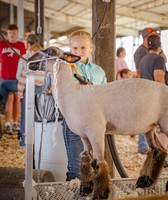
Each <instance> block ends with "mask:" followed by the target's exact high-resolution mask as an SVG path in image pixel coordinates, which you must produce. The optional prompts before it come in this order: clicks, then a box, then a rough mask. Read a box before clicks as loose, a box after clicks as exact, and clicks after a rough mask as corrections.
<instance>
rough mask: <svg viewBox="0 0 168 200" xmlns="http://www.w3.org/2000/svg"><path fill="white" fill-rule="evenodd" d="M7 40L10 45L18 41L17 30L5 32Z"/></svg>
mask: <svg viewBox="0 0 168 200" xmlns="http://www.w3.org/2000/svg"><path fill="white" fill-rule="evenodd" d="M7 36H8V40H9V42H11V43H15V42H17V41H18V30H8V31H7Z"/></svg>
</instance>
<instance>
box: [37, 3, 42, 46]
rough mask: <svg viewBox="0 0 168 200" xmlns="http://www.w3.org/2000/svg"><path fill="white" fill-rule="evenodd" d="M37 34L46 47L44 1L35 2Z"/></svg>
mask: <svg viewBox="0 0 168 200" xmlns="http://www.w3.org/2000/svg"><path fill="white" fill-rule="evenodd" d="M35 33H36V34H37V35H38V37H39V39H40V45H41V46H42V47H43V45H44V0H35Z"/></svg>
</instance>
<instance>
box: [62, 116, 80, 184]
mask: <svg viewBox="0 0 168 200" xmlns="http://www.w3.org/2000/svg"><path fill="white" fill-rule="evenodd" d="M63 136H64V143H65V147H66V152H67V158H68V166H67V170H68V171H67V173H66V176H67V178H66V181H70V180H72V179H75V178H80V163H81V162H80V153H81V152H82V151H83V143H82V140H81V138H80V136H78V135H76V134H75V133H73V132H72V131H71V130H70V129H69V127H68V125H67V123H66V121H65V119H64V120H63Z"/></svg>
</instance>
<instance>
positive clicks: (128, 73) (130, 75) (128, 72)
mask: <svg viewBox="0 0 168 200" xmlns="http://www.w3.org/2000/svg"><path fill="white" fill-rule="evenodd" d="M118 74H119V76H120V79H125V78H126V79H128V78H133V73H132V71H131V70H130V69H122V70H120V71H119V72H118Z"/></svg>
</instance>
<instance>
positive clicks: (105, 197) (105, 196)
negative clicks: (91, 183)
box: [92, 189, 110, 200]
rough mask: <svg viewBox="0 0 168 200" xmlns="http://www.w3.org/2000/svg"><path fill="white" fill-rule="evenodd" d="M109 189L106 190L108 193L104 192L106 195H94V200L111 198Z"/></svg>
mask: <svg viewBox="0 0 168 200" xmlns="http://www.w3.org/2000/svg"><path fill="white" fill-rule="evenodd" d="M109 192H110V191H109V189H106V191H104V193H103V194H102V195H100V194H99V195H97V194H94V195H93V198H92V200H97V199H107V198H108V196H109Z"/></svg>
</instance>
